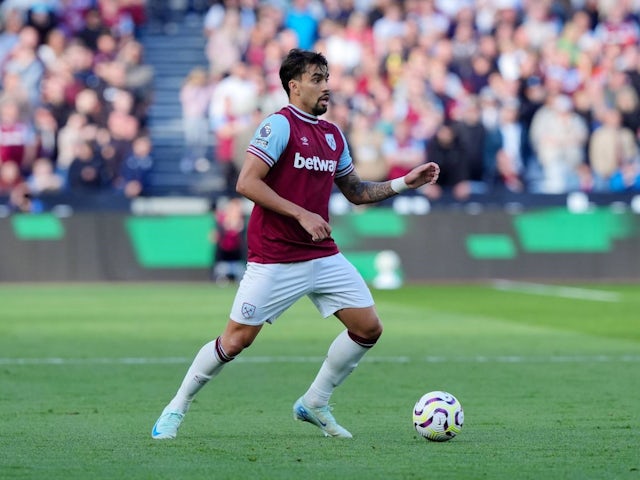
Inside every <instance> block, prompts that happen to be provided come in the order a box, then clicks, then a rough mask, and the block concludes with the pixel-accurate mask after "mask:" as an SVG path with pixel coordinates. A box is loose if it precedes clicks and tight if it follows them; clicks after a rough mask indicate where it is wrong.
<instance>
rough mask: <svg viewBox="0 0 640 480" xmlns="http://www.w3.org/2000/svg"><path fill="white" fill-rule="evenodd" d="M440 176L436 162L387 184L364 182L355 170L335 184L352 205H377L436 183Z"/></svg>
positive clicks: (420, 167) (416, 168) (424, 165)
mask: <svg viewBox="0 0 640 480" xmlns="http://www.w3.org/2000/svg"><path fill="white" fill-rule="evenodd" d="M439 174H440V167H439V166H438V164H436V163H434V162H428V163H425V164H422V165H418V166H417V167H415V168H414V169H413V170H411V171H410V172H409V173H407V174H406V175H405V176H404V177H399V178H396V179H393V180H387V181H385V182H367V181H363V180H362V179H361V178H360V177H359V176H358V174H357V173H356V171H355V170H352V171H351V173H349V174H347V175H345V176H343V177H339V178H336V180H335V183H336V185H337V186H338V188H339V189H340V191H341V192H342V194H343V195H344V196H345V197H346V198H347V200H349V201H350V202H351V203H355V204H356V205H360V204H363V203H375V202H380V201H382V200H385V199H387V198H389V197H393V196H394V195H397V194H398V193H401V192H403V191H405V190H408V189H415V188H419V187H421V186H423V185H425V184H427V183H430V184H431V183H435V182H436V181H437V180H438V175H439Z"/></svg>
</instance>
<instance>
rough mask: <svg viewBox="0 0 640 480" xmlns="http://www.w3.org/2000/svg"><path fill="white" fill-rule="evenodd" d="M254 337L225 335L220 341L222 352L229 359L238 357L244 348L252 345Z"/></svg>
mask: <svg viewBox="0 0 640 480" xmlns="http://www.w3.org/2000/svg"><path fill="white" fill-rule="evenodd" d="M253 340H254V337H246V336H243V335H225V336H224V337H223V339H222V345H223V348H224V351H225V352H226V354H227V355H229V356H230V357H235V356H236V355H239V354H240V352H242V351H243V350H244V349H245V348H248V347H249V346H251V344H252V343H253Z"/></svg>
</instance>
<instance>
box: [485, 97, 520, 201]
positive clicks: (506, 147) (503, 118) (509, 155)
mask: <svg viewBox="0 0 640 480" xmlns="http://www.w3.org/2000/svg"><path fill="white" fill-rule="evenodd" d="M518 107H519V102H518V101H517V100H515V99H512V100H508V101H506V102H504V103H503V105H502V107H501V108H500V119H499V123H498V132H499V141H500V143H501V148H500V149H499V150H498V152H497V153H496V154H495V159H496V164H495V173H494V176H493V182H494V183H493V184H494V185H497V186H500V187H502V188H506V189H507V190H509V191H511V192H522V191H524V188H525V179H524V174H525V170H524V161H523V157H522V151H523V149H522V139H523V135H522V131H523V128H522V125H521V124H520V122H519V121H518Z"/></svg>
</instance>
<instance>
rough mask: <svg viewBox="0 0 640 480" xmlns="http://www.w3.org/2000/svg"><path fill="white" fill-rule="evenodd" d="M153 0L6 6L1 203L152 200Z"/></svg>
mask: <svg viewBox="0 0 640 480" xmlns="http://www.w3.org/2000/svg"><path fill="white" fill-rule="evenodd" d="M145 10H146V7H145V1H144V0H95V1H92V0H4V1H3V2H1V3H0V21H1V26H2V30H1V31H0V79H1V90H0V195H2V196H7V197H8V198H9V206H10V208H11V209H12V210H14V211H32V212H33V211H38V208H39V207H38V197H39V196H41V195H43V194H47V193H56V192H81V193H85V192H103V191H113V192H121V193H122V195H125V196H127V197H135V196H137V195H140V194H141V193H143V191H144V188H145V185H146V179H147V175H148V173H149V171H150V169H151V165H152V158H151V152H152V145H151V139H150V137H149V135H148V131H147V125H146V122H147V107H148V105H149V104H150V102H151V101H152V98H151V92H152V89H151V85H152V80H153V70H152V69H151V68H150V67H149V66H148V65H145V64H144V62H143V48H142V45H141V43H140V42H139V33H140V28H141V27H142V26H143V25H144V23H145V13H146V12H145Z"/></svg>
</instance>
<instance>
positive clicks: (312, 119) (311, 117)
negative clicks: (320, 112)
mask: <svg viewBox="0 0 640 480" xmlns="http://www.w3.org/2000/svg"><path fill="white" fill-rule="evenodd" d="M287 108H288V109H289V110H291V113H293V114H294V115H295V116H296V117H298V118H299V119H300V120H302V121H303V122H309V123H318V117H316V116H315V115H310V114H308V113H306V112H303V111H302V110H300V109H299V108H298V107H295V106H293V105H292V104H289V105H287Z"/></svg>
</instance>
